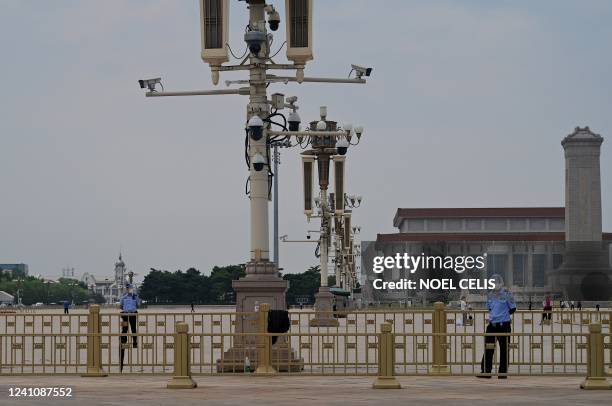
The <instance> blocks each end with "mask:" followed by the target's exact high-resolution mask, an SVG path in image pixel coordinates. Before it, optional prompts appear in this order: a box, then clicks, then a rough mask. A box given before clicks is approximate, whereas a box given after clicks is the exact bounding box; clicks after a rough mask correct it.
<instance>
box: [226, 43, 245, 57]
mask: <svg viewBox="0 0 612 406" xmlns="http://www.w3.org/2000/svg"><path fill="white" fill-rule="evenodd" d="M225 46H226V47H227V49H228V50H229V51H230V54H232V56H233V57H234V58H235V59H242V58H244V57H245V56H246V54H247V52H249V47H248V46H247V47H246V49H245V50H244V53H243V54H242V56H236V55H235V54H234V51H233V50H232V47H231V46H230V44H225Z"/></svg>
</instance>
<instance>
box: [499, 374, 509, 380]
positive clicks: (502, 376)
mask: <svg viewBox="0 0 612 406" xmlns="http://www.w3.org/2000/svg"><path fill="white" fill-rule="evenodd" d="M497 379H508V377H507V376H506V375H500V376H498V377H497Z"/></svg>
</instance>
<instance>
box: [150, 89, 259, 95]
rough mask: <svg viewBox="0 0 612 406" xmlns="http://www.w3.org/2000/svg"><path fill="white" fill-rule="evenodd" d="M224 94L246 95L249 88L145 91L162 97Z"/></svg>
mask: <svg viewBox="0 0 612 406" xmlns="http://www.w3.org/2000/svg"><path fill="white" fill-rule="evenodd" d="M224 94H240V95H248V94H249V88H248V87H241V88H240V89H223V90H190V91H183V92H147V93H146V96H147V97H164V96H217V95H224Z"/></svg>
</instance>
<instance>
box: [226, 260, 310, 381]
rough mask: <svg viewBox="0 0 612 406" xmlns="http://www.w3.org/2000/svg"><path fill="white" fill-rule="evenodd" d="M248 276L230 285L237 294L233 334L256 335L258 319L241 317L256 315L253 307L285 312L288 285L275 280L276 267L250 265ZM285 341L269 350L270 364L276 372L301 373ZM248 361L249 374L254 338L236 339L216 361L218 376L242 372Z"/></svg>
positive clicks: (299, 362) (254, 364)
mask: <svg viewBox="0 0 612 406" xmlns="http://www.w3.org/2000/svg"><path fill="white" fill-rule="evenodd" d="M246 273H247V275H246V276H245V277H244V278H241V279H239V280H237V281H233V282H232V287H233V288H234V291H235V292H236V313H238V316H237V317H236V325H235V329H234V331H235V332H236V333H257V315H256V314H255V313H253V314H251V315H240V313H242V312H255V305H256V303H257V304H262V303H268V304H269V305H270V309H271V310H286V309H287V305H286V302H285V292H286V291H287V288H288V287H289V283H288V282H287V281H285V280H283V279H282V278H280V277H279V276H278V271H277V269H276V265H275V264H274V263H273V262H270V261H257V262H249V263H248V264H247V266H246ZM289 347H290V345H289V344H288V343H287V339H286V338H285V337H280V338H279V339H278V341H277V342H276V344H274V345H273V346H272V363H273V366H274V367H275V368H277V369H278V371H279V372H286V371H291V372H298V371H301V370H302V369H303V360H301V359H299V358H297V355H296V354H295V352H294V351H293V350H292V349H291V348H289ZM246 357H248V358H249V361H250V363H251V371H255V370H256V369H257V340H256V336H255V335H253V336H252V337H251V336H242V337H239V336H236V337H235V338H234V343H233V346H232V347H231V348H230V349H229V350H227V351H226V352H225V353H224V354H223V358H222V359H219V360H217V371H218V372H242V371H244V361H245V358H246Z"/></svg>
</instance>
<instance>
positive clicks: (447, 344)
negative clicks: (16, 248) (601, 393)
mask: <svg viewBox="0 0 612 406" xmlns="http://www.w3.org/2000/svg"><path fill="white" fill-rule="evenodd" d="M267 312H268V306H267V305H265V304H262V305H261V307H260V311H259V312H247V313H236V312H216V313H140V314H137V315H136V314H134V315H133V316H134V317H135V324H136V326H137V332H136V333H134V332H132V331H131V328H130V323H129V320H128V319H127V318H126V316H125V315H120V314H115V313H101V312H100V309H99V308H98V307H96V306H92V308H91V309H90V310H89V312H88V313H84V314H69V315H62V314H2V315H0V317H1V319H0V320H1V322H0V329H2V331H1V332H0V375H6V374H12V375H26V374H81V375H90V376H96V375H106V374H119V373H123V374H168V375H170V374H174V375H176V373H177V372H176V371H177V370H178V369H181V368H182V369H183V370H185V368H186V366H185V363H187V364H188V367H187V375H192V374H196V375H197V374H199V375H213V374H235V373H245V371H247V372H248V371H251V372H252V371H259V372H258V373H284V374H302V375H304V374H314V375H373V376H374V375H376V376H378V377H380V376H394V375H478V374H480V372H481V360H482V356H483V353H484V352H485V349H486V348H487V345H488V346H489V347H491V344H485V336H489V337H493V336H503V337H507V340H508V350H507V351H508V362H509V367H508V371H507V374H508V375H574V376H590V375H589V374H590V372H589V371H590V370H591V369H593V368H596V369H597V371H599V369H598V368H599V367H600V366H601V368H602V371H606V368H607V372H610V369H612V350H611V348H612V344H611V343H612V338H611V337H612V336H611V334H610V317H609V316H610V312H609V311H606V312H596V311H569V310H567V311H564V312H554V313H553V314H552V317H551V318H550V320H549V318H548V315H546V316H545V318H544V321H543V322H542V319H541V314H540V313H538V312H524V311H519V312H517V313H515V315H514V320H513V327H514V328H513V332H512V333H507V334H489V333H485V312H482V311H476V312H474V311H472V312H470V313H469V314H467V315H464V314H463V313H462V312H460V311H455V310H447V309H445V308H444V305H443V304H441V303H439V304H436V306H435V307H434V309H433V310H416V311H393V312H386V311H376V312H364V311H356V312H349V313H345V314H337V313H336V314H334V315H335V316H340V317H338V320H339V323H338V326H335V327H319V326H317V327H311V326H310V323H311V320H312V318H313V317H315V316H317V313H316V312H312V311H295V312H291V313H290V319H291V322H290V323H291V328H290V330H289V332H287V333H285V334H270V333H267V315H268V313H267ZM122 316H123V317H122ZM319 316H320V313H319ZM464 316H465V317H464ZM470 316H471V318H470ZM459 319H461V321H462V323H458V320H459ZM464 320H465V321H467V322H464ZM458 324H459V325H458ZM273 341H275V342H274V343H273ZM493 348H495V353H496V354H495V356H494V365H493V371H494V373H496V372H495V371H497V370H498V359H499V351H500V350H499V346H497V345H496V344H492V347H491V349H493ZM594 353H596V354H598V355H597V356H593V355H592V354H594ZM247 359H248V360H247ZM177 360H178V361H177ZM181 360H182V361H181ZM383 361H384V362H383ZM600 364H601V365H600ZM602 373H603V372H602ZM389 374H391V375H389ZM591 375H592V374H591ZM181 376H183V375H181ZM602 376H605V375H602ZM604 379H605V378H604ZM385 382H387V381H385ZM383 386H384V385H383Z"/></svg>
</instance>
